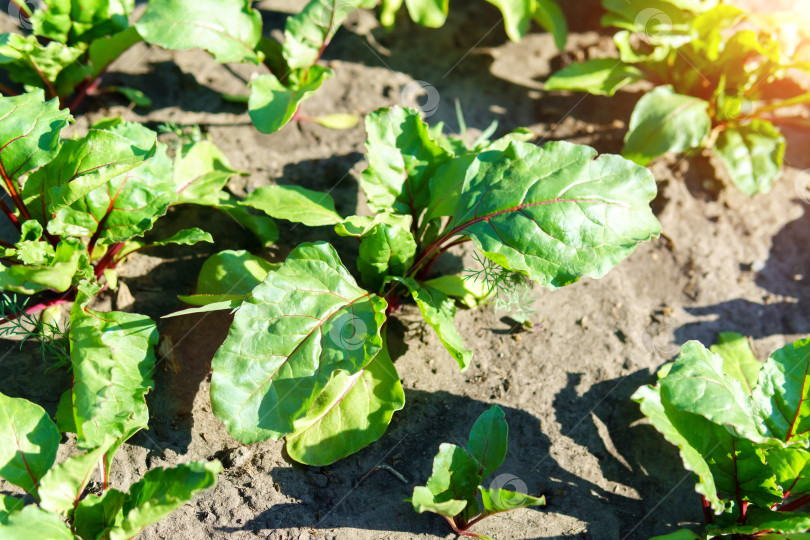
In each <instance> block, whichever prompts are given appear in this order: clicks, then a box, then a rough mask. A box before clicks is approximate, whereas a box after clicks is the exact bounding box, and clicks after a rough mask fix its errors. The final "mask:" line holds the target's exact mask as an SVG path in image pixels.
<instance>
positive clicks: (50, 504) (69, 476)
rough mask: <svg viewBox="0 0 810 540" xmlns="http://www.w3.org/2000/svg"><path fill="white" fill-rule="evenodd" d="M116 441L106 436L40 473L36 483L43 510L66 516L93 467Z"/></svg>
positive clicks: (77, 499) (74, 504) (94, 467)
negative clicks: (86, 448) (82, 452)
mask: <svg viewBox="0 0 810 540" xmlns="http://www.w3.org/2000/svg"><path fill="white" fill-rule="evenodd" d="M114 443H115V439H113V438H112V437H108V438H107V439H106V440H105V441H104V443H103V444H102V445H101V446H99V447H97V448H94V449H92V450H90V451H89V452H85V453H84V454H79V455H77V456H71V457H69V458H67V459H66V460H65V461H63V462H62V463H59V464H58V465H55V466H53V467H51V468H50V470H48V472H47V473H46V474H45V476H43V477H42V482H40V486H39V496H40V498H41V499H42V501H41V503H40V506H42V508H44V509H45V510H49V511H51V512H56V513H57V514H62V515H64V516H68V514H69V513H70V512H72V511H73V509H74V508H75V507H76V505H77V504H78V502H79V500H80V499H81V497H82V493H83V492H84V488H86V487H87V484H88V483H89V482H90V477H91V475H92V474H93V472H94V471H95V470H96V467H97V466H98V464H99V461H100V460H101V459H102V458H103V457H104V455H105V454H106V453H107V451H108V450H109V449H110V447H112V445H113V444H114Z"/></svg>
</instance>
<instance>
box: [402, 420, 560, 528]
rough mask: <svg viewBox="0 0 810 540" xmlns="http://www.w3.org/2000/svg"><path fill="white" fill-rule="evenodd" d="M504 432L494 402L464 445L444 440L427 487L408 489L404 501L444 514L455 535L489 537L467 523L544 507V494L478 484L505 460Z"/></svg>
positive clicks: (474, 426)
mask: <svg viewBox="0 0 810 540" xmlns="http://www.w3.org/2000/svg"><path fill="white" fill-rule="evenodd" d="M508 435H509V426H508V425H507V423H506V418H505V416H504V414H503V411H502V410H501V408H500V407H498V406H497V405H493V406H492V407H491V408H490V409H488V410H487V411H485V412H484V413H483V414H481V416H479V417H478V419H477V420H476V421H475V424H473V427H472V429H471V430H470V435H469V437H468V439H467V447H466V448H461V447H460V446H457V445H455V444H450V443H443V444H442V445H441V446H440V447H439V453H438V454H436V457H435V458H434V459H433V474H431V475H430V478H428V481H427V485H424V486H417V487H415V488H414V489H413V496H412V497H411V498H410V499H409V502H410V503H411V504H413V508H414V510H416V511H417V512H419V513H420V514H421V513H422V512H433V513H434V514H438V515H440V516H442V517H444V519H446V520H447V523H448V524H449V525H450V527H451V528H452V529H453V531H454V532H455V533H456V534H459V535H463V536H468V537H473V538H481V539H483V540H491V539H490V538H489V537H488V536H483V535H479V534H475V533H472V532H470V531H469V529H470V527H472V526H473V525H475V524H476V523H478V522H480V521H481V520H483V519H485V518H488V517H490V516H493V515H495V514H500V513H503V512H508V511H510V510H515V509H517V508H525V507H527V506H543V505H545V504H546V499H545V497H532V496H531V495H526V494H525V493H520V492H518V491H511V490H508V489H503V488H502V487H500V486H499V485H498V482H497V478H496V481H495V482H493V485H494V487H490V488H485V487H484V486H483V485H481V484H482V482H483V481H484V480H486V478H487V477H489V476H490V475H492V474H493V473H495V471H497V470H498V467H500V466H501V464H502V463H503V460H504V459H505V458H506V449H507V439H508Z"/></svg>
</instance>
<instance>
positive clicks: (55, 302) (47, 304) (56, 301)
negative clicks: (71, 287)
mask: <svg viewBox="0 0 810 540" xmlns="http://www.w3.org/2000/svg"><path fill="white" fill-rule="evenodd" d="M70 292H71V291H67V292H65V293H64V294H62V295H61V296H58V297H57V298H54V299H52V300H48V301H46V302H41V303H39V304H36V305H34V306H31V307H29V308H26V309H25V311H23V312H22V313H20V314H19V315H12V316H10V317H7V318H5V319H0V324H5V323H7V322H11V321H13V320H16V319H19V318H20V316H21V315H31V314H32V313H39V312H40V311H44V310H46V309H48V308H49V307H51V306H58V305H59V304H66V303H68V302H72V301H73V299H72V298H66V295H68V293H70Z"/></svg>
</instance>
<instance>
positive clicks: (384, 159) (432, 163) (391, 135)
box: [360, 107, 453, 216]
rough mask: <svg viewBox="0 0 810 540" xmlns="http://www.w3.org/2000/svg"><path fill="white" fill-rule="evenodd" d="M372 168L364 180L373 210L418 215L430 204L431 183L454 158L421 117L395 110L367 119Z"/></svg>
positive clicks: (410, 111) (364, 176) (367, 144)
mask: <svg viewBox="0 0 810 540" xmlns="http://www.w3.org/2000/svg"><path fill="white" fill-rule="evenodd" d="M366 130H367V131H368V141H367V142H366V148H367V150H368V160H369V165H368V169H366V170H365V171H364V172H363V174H362V176H361V177H360V185H361V186H362V188H363V190H364V191H365V192H366V195H367V196H368V200H369V207H371V209H372V210H373V211H375V212H380V211H387V210H390V209H391V208H393V209H394V211H396V212H397V213H400V214H411V215H413V216H416V215H418V212H419V211H420V210H422V209H424V208H426V207H427V205H428V203H429V200H430V190H429V187H428V182H429V180H430V178H431V177H432V176H433V174H434V173H435V172H436V170H437V169H438V167H439V166H441V165H442V164H443V163H445V162H447V161H449V160H450V159H452V157H453V156H452V154H450V153H449V152H448V151H447V150H445V149H443V148H442V147H441V146H439V145H438V144H437V143H436V142H434V141H433V140H432V139H431V138H430V133H429V131H428V126H427V124H426V123H425V122H424V120H422V118H420V117H419V114H418V113H416V112H415V111H413V110H410V109H402V108H399V107H395V108H392V109H380V110H378V111H376V112H373V113H371V114H370V115H369V116H368V117H367V118H366Z"/></svg>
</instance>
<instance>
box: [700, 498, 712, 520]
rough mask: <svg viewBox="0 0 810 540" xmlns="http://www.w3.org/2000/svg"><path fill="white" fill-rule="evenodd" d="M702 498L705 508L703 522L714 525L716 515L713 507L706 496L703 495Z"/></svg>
mask: <svg viewBox="0 0 810 540" xmlns="http://www.w3.org/2000/svg"><path fill="white" fill-rule="evenodd" d="M700 498H701V503H702V506H703V521H704V522H705V523H706V525H711V524H712V523H714V513H712V505H711V503H710V502H709V501H708V499H706V496H705V495H701V497H700Z"/></svg>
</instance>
